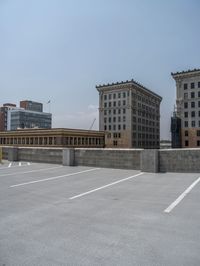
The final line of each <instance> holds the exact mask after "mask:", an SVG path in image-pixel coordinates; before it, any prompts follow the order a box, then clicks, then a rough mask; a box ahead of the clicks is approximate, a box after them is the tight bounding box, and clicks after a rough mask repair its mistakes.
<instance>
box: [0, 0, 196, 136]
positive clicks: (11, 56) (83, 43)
mask: <svg viewBox="0 0 200 266" xmlns="http://www.w3.org/2000/svg"><path fill="white" fill-rule="evenodd" d="M199 25H200V1H199V0H168V1H164V0H151V1H149V0H107V1H106V0H101V1H97V0H84V1H81V0H54V1H53V0H29V1H27V0H0V36H1V41H0V92H1V93H0V103H1V104H2V103H4V102H13V103H17V104H18V102H19V101H20V100H24V99H30V100H35V101H40V102H43V103H44V108H45V110H46V111H48V109H49V107H48V106H47V105H46V104H45V103H46V102H47V101H48V100H49V99H50V100H51V112H52V113H53V126H54V127H71V128H86V129H88V128H89V127H90V125H91V124H92V121H93V119H94V118H97V121H96V122H95V126H94V128H96V129H97V128H98V110H97V108H98V93H97V91H96V89H95V85H97V84H102V83H107V82H116V81H121V80H127V79H132V78H133V79H135V80H137V81H138V82H140V83H142V84H143V85H144V86H146V87H148V88H149V89H151V90H153V91H155V92H156V93H158V94H160V95H161V96H162V97H163V101H162V104H161V138H162V139H163V138H169V137H170V116H171V114H172V111H173V105H174V103H175V83H174V81H173V80H172V78H171V75H170V73H171V72H176V71H181V70H187V69H189V68H200V51H199V48H200V30H199Z"/></svg>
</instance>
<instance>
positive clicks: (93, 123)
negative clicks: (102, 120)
mask: <svg viewBox="0 0 200 266" xmlns="http://www.w3.org/2000/svg"><path fill="white" fill-rule="evenodd" d="M95 121H96V118H95V119H94V120H93V121H92V124H91V126H90V128H89V130H91V129H92V127H93V126H94V122H95Z"/></svg>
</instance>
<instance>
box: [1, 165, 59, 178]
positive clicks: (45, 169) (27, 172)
mask: <svg viewBox="0 0 200 266" xmlns="http://www.w3.org/2000/svg"><path fill="white" fill-rule="evenodd" d="M62 167H63V166H62V165H61V166H56V167H50V168H42V169H36V170H31V171H26V172H17V173H9V174H2V175H0V177H1V176H3V177H4V176H9V175H16V174H29V173H34V172H41V171H48V170H53V169H57V168H62Z"/></svg>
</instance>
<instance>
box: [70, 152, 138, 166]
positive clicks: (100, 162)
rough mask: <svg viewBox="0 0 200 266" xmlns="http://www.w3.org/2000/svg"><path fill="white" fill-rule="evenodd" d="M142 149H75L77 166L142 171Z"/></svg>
mask: <svg viewBox="0 0 200 266" xmlns="http://www.w3.org/2000/svg"><path fill="white" fill-rule="evenodd" d="M141 151H142V149H134V150H133V149H75V165H83V166H94V167H105V168H121V169H124V168H125V169H136V170H139V169H140V153H141Z"/></svg>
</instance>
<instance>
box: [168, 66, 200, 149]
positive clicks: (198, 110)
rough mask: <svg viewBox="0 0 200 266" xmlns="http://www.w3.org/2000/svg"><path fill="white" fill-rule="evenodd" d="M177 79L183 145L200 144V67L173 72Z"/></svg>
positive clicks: (177, 102)
mask: <svg viewBox="0 0 200 266" xmlns="http://www.w3.org/2000/svg"><path fill="white" fill-rule="evenodd" d="M171 75H172V77H173V78H174V80H175V81H176V105H177V117H178V118H180V119H181V147H183V148H185V147H190V148H195V147H199V146H200V69H194V70H188V71H182V72H176V73H171Z"/></svg>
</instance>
